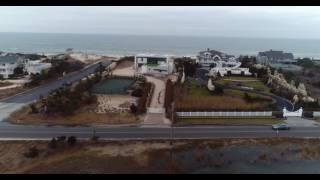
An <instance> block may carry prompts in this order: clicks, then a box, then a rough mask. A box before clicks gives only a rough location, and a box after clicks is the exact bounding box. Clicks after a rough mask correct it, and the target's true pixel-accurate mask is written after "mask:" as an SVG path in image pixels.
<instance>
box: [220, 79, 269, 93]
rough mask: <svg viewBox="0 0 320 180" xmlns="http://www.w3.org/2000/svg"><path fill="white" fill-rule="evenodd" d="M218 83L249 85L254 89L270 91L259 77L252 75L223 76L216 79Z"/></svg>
mask: <svg viewBox="0 0 320 180" xmlns="http://www.w3.org/2000/svg"><path fill="white" fill-rule="evenodd" d="M216 83H218V84H222V85H231V84H233V85H241V86H245V87H251V88H254V89H255V90H260V91H264V92H270V90H271V89H270V88H269V87H267V86H266V85H265V84H264V83H263V82H261V81H260V80H259V79H256V78H253V77H225V78H222V79H220V80H218V81H216Z"/></svg>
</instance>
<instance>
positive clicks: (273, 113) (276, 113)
mask: <svg viewBox="0 0 320 180" xmlns="http://www.w3.org/2000/svg"><path fill="white" fill-rule="evenodd" d="M272 116H274V117H276V118H283V112H282V111H273V112H272Z"/></svg>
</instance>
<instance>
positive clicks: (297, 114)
mask: <svg viewBox="0 0 320 180" xmlns="http://www.w3.org/2000/svg"><path fill="white" fill-rule="evenodd" d="M302 115H303V109H302V108H300V109H299V110H298V111H294V112H291V111H288V110H287V109H286V108H284V109H283V117H302Z"/></svg>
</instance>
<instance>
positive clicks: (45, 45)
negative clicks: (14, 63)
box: [0, 32, 320, 59]
mask: <svg viewBox="0 0 320 180" xmlns="http://www.w3.org/2000/svg"><path fill="white" fill-rule="evenodd" d="M0 39H1V40H0V51H3V52H15V53H17V52H19V53H40V54H41V53H44V54H57V53H63V52H65V51H66V49H67V48H72V49H74V51H76V52H83V53H88V54H98V55H108V56H130V55H135V54H139V53H152V54H162V55H165V54H166V55H176V56H195V55H196V54H197V53H198V52H199V51H202V50H205V49H207V48H210V49H214V50H218V51H222V52H225V53H227V54H231V55H235V56H239V55H257V54H258V52H260V51H267V50H270V49H272V50H281V51H285V52H291V53H293V54H294V56H295V58H303V57H309V58H315V59H320V39H287V38H283V39H280V38H245V37H203V36H201V37H200V36H171V35H168V36H166V35H116V34H64V33H13V32H10V33H4V32H1V33H0Z"/></svg>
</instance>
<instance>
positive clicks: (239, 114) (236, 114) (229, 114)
mask: <svg viewBox="0 0 320 180" xmlns="http://www.w3.org/2000/svg"><path fill="white" fill-rule="evenodd" d="M176 114H177V116H178V117H181V118H183V117H224V116H225V117H259V116H261V117H265V116H272V111H263V112H261V111H260V112H176Z"/></svg>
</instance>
